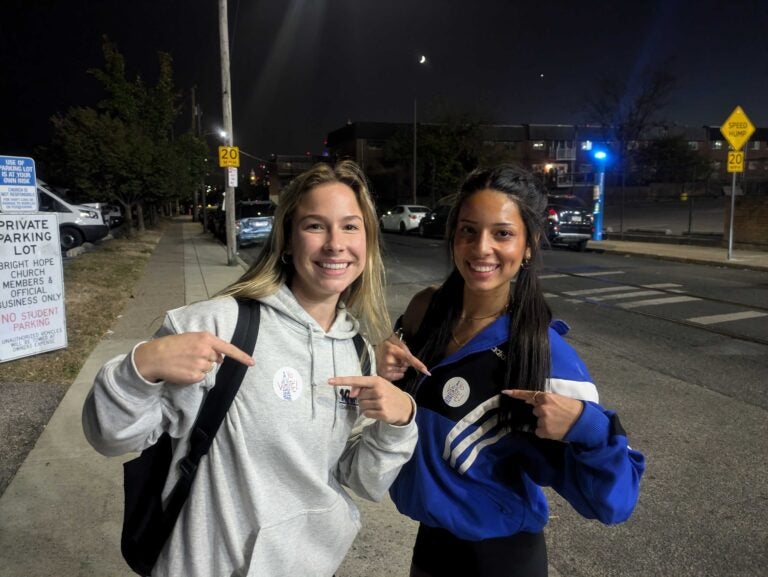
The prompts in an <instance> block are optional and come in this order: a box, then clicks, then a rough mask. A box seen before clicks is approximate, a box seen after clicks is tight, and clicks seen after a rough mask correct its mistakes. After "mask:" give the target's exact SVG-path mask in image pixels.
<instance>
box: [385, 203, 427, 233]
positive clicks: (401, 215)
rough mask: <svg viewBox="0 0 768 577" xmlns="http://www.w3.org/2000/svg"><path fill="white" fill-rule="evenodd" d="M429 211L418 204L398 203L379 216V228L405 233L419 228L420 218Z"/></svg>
mask: <svg viewBox="0 0 768 577" xmlns="http://www.w3.org/2000/svg"><path fill="white" fill-rule="evenodd" d="M428 212H429V208H428V207H426V206H421V205H418V204H398V205H397V206H395V207H393V208H390V209H389V210H388V211H387V212H385V213H384V214H382V215H381V217H380V218H379V226H381V230H396V231H398V232H399V233H401V234H405V233H407V232H410V231H412V230H416V229H417V228H419V223H420V222H421V219H422V218H424V216H425V215H426V214H427V213H428Z"/></svg>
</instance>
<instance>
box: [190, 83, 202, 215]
mask: <svg viewBox="0 0 768 577" xmlns="http://www.w3.org/2000/svg"><path fill="white" fill-rule="evenodd" d="M197 114H198V110H197V99H196V97H195V87H194V86H193V87H192V134H194V135H195V136H197V137H198V138H199V137H200V121H199V120H198V115H197ZM199 193H200V191H199V190H197V188H195V194H194V200H193V201H192V222H197V218H198V208H197V206H198V204H199V202H200V200H199V197H198V195H199Z"/></svg>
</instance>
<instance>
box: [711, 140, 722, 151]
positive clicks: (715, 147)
mask: <svg viewBox="0 0 768 577" xmlns="http://www.w3.org/2000/svg"><path fill="white" fill-rule="evenodd" d="M722 148H723V141H722V140H713V141H712V150H720V149H722Z"/></svg>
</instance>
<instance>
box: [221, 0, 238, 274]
mask: <svg viewBox="0 0 768 577" xmlns="http://www.w3.org/2000/svg"><path fill="white" fill-rule="evenodd" d="M219 44H220V47H221V48H220V49H221V104H222V111H223V118H224V131H225V132H226V136H225V137H224V138H225V139H226V144H227V146H233V142H234V136H233V134H232V133H233V130H232V93H231V86H230V78H229V23H228V21H227V0H219ZM232 170H234V171H235V173H237V169H236V168H226V169H225V171H224V172H225V175H226V176H225V179H226V188H225V189H224V190H225V194H224V207H225V208H226V213H225V218H226V225H227V264H228V265H229V266H235V265H236V264H237V250H236V248H237V247H236V242H235V187H234V185H233V184H232V182H231V180H230V178H229V174H230V173H229V171H232Z"/></svg>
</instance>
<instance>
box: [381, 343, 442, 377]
mask: <svg viewBox="0 0 768 577" xmlns="http://www.w3.org/2000/svg"><path fill="white" fill-rule="evenodd" d="M375 350H376V372H377V373H378V374H379V375H380V376H382V377H384V378H385V379H387V380H388V381H399V380H400V379H402V378H403V375H405V371H407V370H408V367H413V368H414V369H416V370H417V371H419V372H420V373H422V374H424V375H427V376H430V375H431V373H430V372H429V371H428V370H427V367H426V365H425V364H424V363H422V362H421V361H420V360H419V359H417V358H416V357H414V356H413V354H411V351H410V350H409V349H408V347H407V346H406V344H405V343H404V342H403V341H401V340H400V339H399V338H398V337H397V335H394V334H393V335H392V336H391V337H389V338H388V339H387V340H385V341H383V342H381V343H379V344H378V345H376V347H375Z"/></svg>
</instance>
